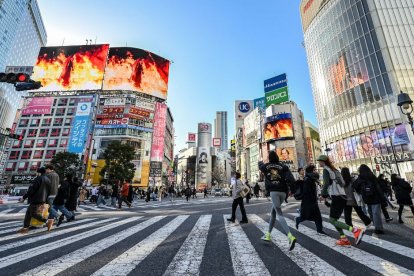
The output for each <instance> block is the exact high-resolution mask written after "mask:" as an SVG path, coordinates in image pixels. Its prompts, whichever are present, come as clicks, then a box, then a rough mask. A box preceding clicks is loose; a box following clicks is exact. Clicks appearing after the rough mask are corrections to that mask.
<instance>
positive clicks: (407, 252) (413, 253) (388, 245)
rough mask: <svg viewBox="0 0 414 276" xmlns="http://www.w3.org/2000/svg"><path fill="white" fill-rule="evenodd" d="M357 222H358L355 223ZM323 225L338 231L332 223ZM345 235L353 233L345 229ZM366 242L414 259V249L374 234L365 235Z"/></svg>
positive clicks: (350, 235) (325, 216)
mask: <svg viewBox="0 0 414 276" xmlns="http://www.w3.org/2000/svg"><path fill="white" fill-rule="evenodd" d="M322 217H323V218H329V216H328V215H322ZM341 221H342V222H344V221H343V220H341ZM354 224H356V223H354ZM356 226H357V227H365V226H362V225H360V224H359V225H356ZM323 227H325V228H326V229H329V230H332V231H336V229H335V227H334V226H333V225H332V224H330V223H324V224H323ZM345 235H347V236H349V237H352V236H353V235H352V233H350V232H346V231H345ZM364 242H366V243H369V244H372V245H375V246H378V247H380V248H382V249H385V250H388V251H391V252H393V253H394V254H400V255H402V256H405V257H408V258H411V259H414V249H412V248H409V247H406V246H403V245H399V244H396V243H393V242H389V241H386V240H381V239H379V238H377V237H373V236H369V235H365V236H364Z"/></svg>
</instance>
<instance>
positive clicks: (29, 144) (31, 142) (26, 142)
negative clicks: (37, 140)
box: [24, 140, 34, 148]
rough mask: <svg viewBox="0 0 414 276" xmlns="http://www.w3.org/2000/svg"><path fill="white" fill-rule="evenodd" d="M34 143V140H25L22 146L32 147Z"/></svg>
mask: <svg viewBox="0 0 414 276" xmlns="http://www.w3.org/2000/svg"><path fill="white" fill-rule="evenodd" d="M33 145H34V140H26V141H24V147H25V148H32V147H33Z"/></svg>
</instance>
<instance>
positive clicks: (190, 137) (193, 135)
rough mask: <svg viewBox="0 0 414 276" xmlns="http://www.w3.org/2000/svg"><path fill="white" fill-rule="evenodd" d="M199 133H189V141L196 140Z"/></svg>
mask: <svg viewBox="0 0 414 276" xmlns="http://www.w3.org/2000/svg"><path fill="white" fill-rule="evenodd" d="M196 137H197V135H196V134H195V133H191V132H190V133H188V136H187V142H194V143H195V141H196Z"/></svg>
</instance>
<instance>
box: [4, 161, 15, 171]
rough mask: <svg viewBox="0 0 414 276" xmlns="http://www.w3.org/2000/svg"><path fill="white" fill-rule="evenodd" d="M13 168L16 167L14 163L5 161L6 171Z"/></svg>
mask: <svg viewBox="0 0 414 276" xmlns="http://www.w3.org/2000/svg"><path fill="white" fill-rule="evenodd" d="M15 168H16V163H15V162H10V163H7V166H6V171H14V169H15Z"/></svg>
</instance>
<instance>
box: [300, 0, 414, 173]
mask: <svg viewBox="0 0 414 276" xmlns="http://www.w3.org/2000/svg"><path fill="white" fill-rule="evenodd" d="M413 5H414V0H405V1H380V0H354V1H345V0H302V1H301V4H300V13H301V17H302V27H303V32H304V45H305V48H306V53H307V58H308V64H309V71H310V76H311V81H312V90H313V97H314V101H315V105H316V111H317V117H318V123H319V128H320V135H321V146H322V149H323V150H324V151H326V153H329V155H330V156H331V158H332V159H333V161H334V162H335V163H337V165H338V166H348V167H350V168H351V170H352V171H356V170H357V167H358V166H359V165H360V164H367V165H369V166H370V167H371V168H374V169H376V170H377V171H378V172H381V173H386V174H389V173H391V172H396V173H397V172H399V171H400V172H401V174H402V175H403V176H407V174H406V172H410V171H412V169H413V162H409V160H410V159H411V158H405V157H404V158H402V159H401V160H398V161H400V162H401V163H400V164H397V163H396V162H395V161H393V162H382V161H381V160H395V159H396V156H397V157H398V153H405V154H401V156H408V157H409V156H410V155H411V153H410V152H411V150H412V148H411V147H412V146H411V145H412V144H413V136H412V132H411V130H410V127H409V125H408V124H406V123H405V118H404V117H402V115H401V114H400V111H399V109H398V107H397V95H398V93H399V92H400V90H402V91H404V92H407V93H409V94H410V96H411V97H414V82H413V78H412V76H413V75H414V57H413V52H414V46H413V45H414V43H413V41H414V25H413V23H412V22H413V21H414V14H413V13H412V12H409V11H410V10H409V9H408V8H407V7H412V6H413ZM410 141H411V142H410ZM396 153H397V155H396ZM391 157H392V158H391ZM407 161H408V162H407Z"/></svg>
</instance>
